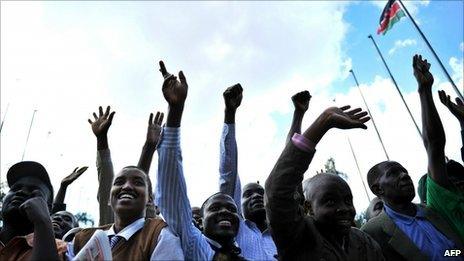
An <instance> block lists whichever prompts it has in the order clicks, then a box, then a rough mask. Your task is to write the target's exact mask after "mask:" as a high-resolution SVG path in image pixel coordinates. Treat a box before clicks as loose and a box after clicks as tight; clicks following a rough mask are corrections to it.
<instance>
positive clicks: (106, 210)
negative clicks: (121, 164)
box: [97, 149, 114, 226]
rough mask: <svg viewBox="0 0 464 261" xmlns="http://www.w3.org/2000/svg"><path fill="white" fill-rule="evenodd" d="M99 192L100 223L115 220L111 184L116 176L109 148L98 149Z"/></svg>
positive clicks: (103, 223)
mask: <svg viewBox="0 0 464 261" xmlns="http://www.w3.org/2000/svg"><path fill="white" fill-rule="evenodd" d="M97 172H98V194H97V200H98V204H99V208H100V220H99V225H100V226H102V225H105V224H109V223H113V222H114V216H113V210H112V209H111V206H110V205H109V200H110V192H111V186H112V183H113V178H114V170H113V162H111V154H110V150H109V149H105V150H99V151H97Z"/></svg>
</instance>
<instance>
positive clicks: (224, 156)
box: [219, 124, 277, 260]
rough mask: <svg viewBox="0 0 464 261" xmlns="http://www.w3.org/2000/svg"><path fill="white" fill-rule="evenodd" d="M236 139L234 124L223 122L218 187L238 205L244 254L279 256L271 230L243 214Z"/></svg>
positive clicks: (261, 257)
mask: <svg viewBox="0 0 464 261" xmlns="http://www.w3.org/2000/svg"><path fill="white" fill-rule="evenodd" d="M237 155H238V152H237V142H236V139H235V124H224V127H223V129H222V136H221V142H220V163H219V173H220V176H219V189H220V191H221V192H222V193H225V194H228V195H230V196H231V197H232V198H233V199H234V201H235V204H236V205H237V210H238V212H239V216H240V227H239V230H238V234H237V237H236V240H237V243H238V245H239V246H240V248H241V250H242V254H243V256H244V257H245V258H247V259H250V260H276V259H275V257H274V255H277V248H276V246H275V243H274V240H272V236H271V234H270V233H269V230H265V231H264V232H261V230H260V229H259V228H258V227H257V226H256V224H255V223H254V222H253V221H250V220H246V219H244V218H243V217H242V187H241V184H240V177H239V175H238V170H237V158H238V157H237Z"/></svg>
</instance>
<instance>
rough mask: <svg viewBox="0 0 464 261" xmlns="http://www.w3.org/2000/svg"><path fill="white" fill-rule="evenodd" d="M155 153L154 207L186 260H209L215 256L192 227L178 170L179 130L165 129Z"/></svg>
mask: <svg viewBox="0 0 464 261" xmlns="http://www.w3.org/2000/svg"><path fill="white" fill-rule="evenodd" d="M157 150H158V182H157V190H156V191H157V196H156V199H155V200H156V203H157V206H158V207H159V208H160V211H161V213H162V215H163V217H164V218H165V220H166V223H168V225H169V227H170V228H171V229H172V231H173V232H174V233H175V234H176V235H178V236H179V237H180V241H181V245H182V250H183V252H184V256H185V259H186V260H212V259H213V257H214V254H215V252H214V250H213V249H212V248H211V246H210V241H209V240H208V239H207V238H206V237H205V236H204V235H203V234H202V233H201V231H200V230H198V229H197V228H196V227H195V226H194V225H193V223H192V210H191V207H190V201H189V199H188V196H187V185H186V184H185V179H184V173H183V166H182V151H181V148H180V128H169V127H165V128H164V131H163V134H162V136H161V142H160V144H159V146H158V149H157Z"/></svg>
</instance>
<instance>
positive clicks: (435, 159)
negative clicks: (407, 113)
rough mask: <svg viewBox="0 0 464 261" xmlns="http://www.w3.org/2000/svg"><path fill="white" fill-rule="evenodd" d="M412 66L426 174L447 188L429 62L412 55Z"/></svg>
mask: <svg viewBox="0 0 464 261" xmlns="http://www.w3.org/2000/svg"><path fill="white" fill-rule="evenodd" d="M413 68H414V76H415V77H416V80H417V84H418V92H419V97H420V102H421V111H422V133H423V134H422V139H423V141H424V146H425V150H426V151H427V156H428V174H429V177H431V178H432V179H433V181H435V182H436V183H437V184H438V185H440V186H442V187H445V188H449V187H450V185H451V183H450V182H449V180H448V177H447V175H446V161H445V143H446V138H445V131H444V130H443V124H442V123H441V120H440V116H439V115H438V112H437V108H436V107H435V103H434V102H433V96H432V85H433V76H432V74H431V73H430V71H429V69H430V64H429V63H428V62H427V60H422V56H420V55H414V57H413Z"/></svg>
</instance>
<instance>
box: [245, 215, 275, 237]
mask: <svg viewBox="0 0 464 261" xmlns="http://www.w3.org/2000/svg"><path fill="white" fill-rule="evenodd" d="M244 222H245V224H246V225H247V226H248V227H249V228H251V229H253V230H257V231H259V232H260V233H261V234H263V235H264V234H270V231H269V226H268V227H267V228H266V229H265V230H264V231H263V232H261V230H259V228H258V226H257V225H256V223H255V222H253V221H251V220H248V219H245V220H244Z"/></svg>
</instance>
